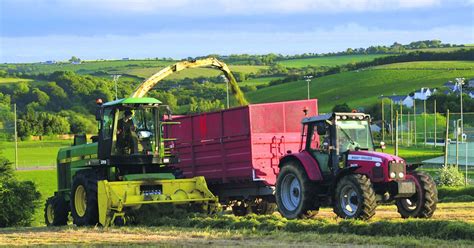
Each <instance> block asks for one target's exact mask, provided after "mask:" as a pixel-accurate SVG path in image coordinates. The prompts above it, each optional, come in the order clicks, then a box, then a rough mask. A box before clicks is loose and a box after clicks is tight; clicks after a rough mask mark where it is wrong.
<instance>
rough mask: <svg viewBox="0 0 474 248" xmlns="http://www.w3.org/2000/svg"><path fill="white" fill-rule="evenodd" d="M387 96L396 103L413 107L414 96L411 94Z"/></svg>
mask: <svg viewBox="0 0 474 248" xmlns="http://www.w3.org/2000/svg"><path fill="white" fill-rule="evenodd" d="M386 98H388V99H391V100H392V101H393V103H394V104H398V105H404V106H406V107H409V108H411V107H413V101H414V99H413V97H411V96H410V95H406V96H387V97H386Z"/></svg>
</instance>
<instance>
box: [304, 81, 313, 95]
mask: <svg viewBox="0 0 474 248" xmlns="http://www.w3.org/2000/svg"><path fill="white" fill-rule="evenodd" d="M304 78H305V79H306V83H307V90H308V100H309V83H310V82H311V79H312V78H313V76H311V75H308V76H304Z"/></svg>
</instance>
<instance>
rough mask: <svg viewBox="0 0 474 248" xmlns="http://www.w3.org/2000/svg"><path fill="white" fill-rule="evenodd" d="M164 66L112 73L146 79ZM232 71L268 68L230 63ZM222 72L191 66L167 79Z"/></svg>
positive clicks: (215, 74)
mask: <svg viewBox="0 0 474 248" xmlns="http://www.w3.org/2000/svg"><path fill="white" fill-rule="evenodd" d="M163 68H164V67H149V68H130V69H128V68H127V69H124V70H113V71H110V73H116V74H128V75H132V76H137V77H140V78H143V79H146V78H148V77H150V76H152V75H153V74H155V73H157V72H159V71H160V70H161V69H163ZM229 68H230V70H231V71H232V72H243V73H246V74H249V73H257V72H258V71H260V70H263V69H266V68H268V67H267V66H252V65H230V66H229ZM221 74H222V72H221V71H220V70H218V69H211V68H191V69H186V70H183V71H180V72H177V73H174V74H172V75H170V76H169V77H167V78H166V79H184V78H197V77H216V76H218V75H221Z"/></svg>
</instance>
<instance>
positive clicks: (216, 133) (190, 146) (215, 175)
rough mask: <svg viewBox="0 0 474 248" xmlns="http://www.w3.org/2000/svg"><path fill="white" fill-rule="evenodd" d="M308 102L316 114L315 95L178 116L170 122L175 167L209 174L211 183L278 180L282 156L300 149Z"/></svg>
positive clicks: (271, 182)
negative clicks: (174, 140) (174, 152)
mask: <svg viewBox="0 0 474 248" xmlns="http://www.w3.org/2000/svg"><path fill="white" fill-rule="evenodd" d="M305 107H307V108H308V115H310V116H313V115H317V114H318V109H317V100H316V99H312V100H301V101H288V102H277V103H265V104H251V105H248V106H244V107H237V108H231V109H227V110H222V111H218V112H211V113H205V114H197V115H190V116H182V117H178V118H175V119H174V121H178V122H181V124H180V125H174V126H171V127H170V128H169V130H168V134H169V137H176V138H177V141H176V142H175V149H176V152H177V153H178V154H179V158H180V162H179V164H177V167H179V168H180V169H182V170H183V172H184V175H185V177H193V176H205V177H206V180H207V181H208V182H211V183H228V182H238V181H262V182H263V183H265V184H266V185H275V183H276V177H277V174H278V172H279V168H278V164H279V161H280V158H281V157H282V156H283V155H285V154H286V151H287V150H291V151H293V152H296V151H298V150H299V146H300V140H301V120H302V119H303V117H304V112H303V109H304V108H305ZM311 167H313V168H317V167H315V166H314V165H312V166H311Z"/></svg>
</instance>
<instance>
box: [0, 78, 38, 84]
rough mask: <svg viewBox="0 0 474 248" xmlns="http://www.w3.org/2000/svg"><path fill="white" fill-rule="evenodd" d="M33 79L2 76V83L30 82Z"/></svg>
mask: <svg viewBox="0 0 474 248" xmlns="http://www.w3.org/2000/svg"><path fill="white" fill-rule="evenodd" d="M30 81H32V80H31V79H26V78H2V77H0V84H14V83H21V82H30Z"/></svg>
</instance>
